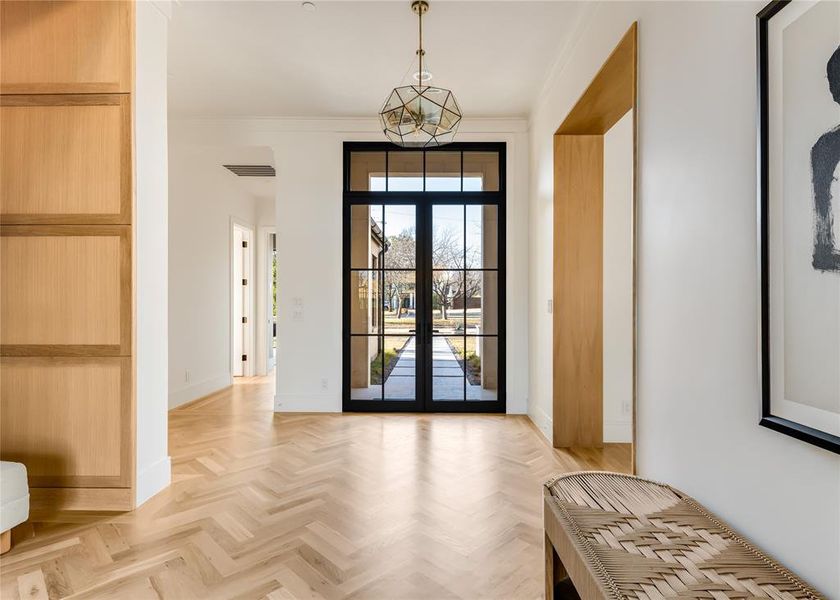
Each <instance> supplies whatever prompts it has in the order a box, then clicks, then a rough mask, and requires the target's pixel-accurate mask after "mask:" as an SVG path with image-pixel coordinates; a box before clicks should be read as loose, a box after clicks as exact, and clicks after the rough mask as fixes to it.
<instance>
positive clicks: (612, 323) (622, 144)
mask: <svg viewBox="0 0 840 600" xmlns="http://www.w3.org/2000/svg"><path fill="white" fill-rule="evenodd" d="M633 152H634V148H633V111H632V110H631V111H630V112H628V113H627V114H626V115H624V116H623V117H622V118H621V119H620V120H619V121H618V123H616V124H615V125H613V126H612V128H611V129H610V130H609V131H608V132H607V133H605V134H604V243H603V248H604V257H603V264H604V289H603V296H604V306H603V313H604V321H603V324H604V333H603V340H604V349H603V357H604V358H603V360H604V441H605V442H631V441H633V422H632V418H631V415H632V406H633Z"/></svg>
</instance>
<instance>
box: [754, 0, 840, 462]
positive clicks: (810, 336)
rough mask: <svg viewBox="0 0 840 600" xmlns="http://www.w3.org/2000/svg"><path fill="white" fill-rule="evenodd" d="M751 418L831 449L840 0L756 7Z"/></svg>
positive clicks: (839, 404)
mask: <svg viewBox="0 0 840 600" xmlns="http://www.w3.org/2000/svg"><path fill="white" fill-rule="evenodd" d="M758 88H759V89H758V92H759V94H758V95H759V107H758V109H759V110H758V113H759V122H758V222H759V239H758V241H759V255H760V286H761V371H762V415H761V421H760V423H761V425H763V426H765V427H769V428H771V429H774V430H776V431H780V432H782V433H785V434H787V435H790V436H793V437H795V438H798V439H800V440H803V441H805V442H809V443H811V444H814V445H816V446H820V447H821V448H825V449H826V450H830V451H832V452H837V453H840V218H836V215H837V217H840V215H838V214H837V213H838V212H840V2H836V1H834V0H818V1H801V2H789V1H787V0H782V1H776V2H771V3H770V4H768V5H767V6H766V7H765V8H764V9H763V10H762V11H761V12H760V13H759V14H758Z"/></svg>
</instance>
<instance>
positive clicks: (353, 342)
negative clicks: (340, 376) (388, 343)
mask: <svg viewBox="0 0 840 600" xmlns="http://www.w3.org/2000/svg"><path fill="white" fill-rule="evenodd" d="M381 349H382V337H380V336H367V335H354V336H351V337H350V398H352V399H353V400H381V399H382V366H383V362H382V352H381Z"/></svg>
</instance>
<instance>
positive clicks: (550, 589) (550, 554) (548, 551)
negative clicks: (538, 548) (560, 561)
mask: <svg viewBox="0 0 840 600" xmlns="http://www.w3.org/2000/svg"><path fill="white" fill-rule="evenodd" d="M543 538H544V541H543V546H544V547H545V600H554V583H555V581H554V561H555V560H556V558H557V554H556V553H555V552H554V546H552V545H551V540H550V539H548V535H546V534H543Z"/></svg>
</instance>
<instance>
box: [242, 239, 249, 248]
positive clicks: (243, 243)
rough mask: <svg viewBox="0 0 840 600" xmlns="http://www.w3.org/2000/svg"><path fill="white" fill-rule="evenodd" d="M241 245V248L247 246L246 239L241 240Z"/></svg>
mask: <svg viewBox="0 0 840 600" xmlns="http://www.w3.org/2000/svg"><path fill="white" fill-rule="evenodd" d="M242 247H243V248H247V247H248V242H247V241H246V240H242Z"/></svg>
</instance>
